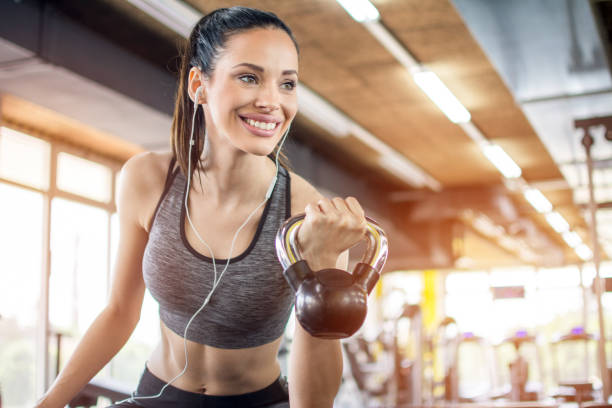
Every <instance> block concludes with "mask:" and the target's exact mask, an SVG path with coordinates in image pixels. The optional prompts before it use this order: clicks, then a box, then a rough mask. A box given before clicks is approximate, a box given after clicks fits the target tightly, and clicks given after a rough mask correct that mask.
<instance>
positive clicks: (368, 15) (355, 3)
mask: <svg viewBox="0 0 612 408" xmlns="http://www.w3.org/2000/svg"><path fill="white" fill-rule="evenodd" d="M336 1H337V2H338V3H340V5H341V6H342V7H343V8H344V9H345V10H346V12H347V13H349V14H350V15H351V17H353V19H355V20H357V21H359V22H360V23H363V22H365V21H372V20H378V19H379V18H380V14H379V13H378V10H376V7H374V5H373V4H372V3H370V2H369V1H368V0H336Z"/></svg>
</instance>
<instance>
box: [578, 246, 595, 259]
mask: <svg viewBox="0 0 612 408" xmlns="http://www.w3.org/2000/svg"><path fill="white" fill-rule="evenodd" d="M575 251H576V255H578V256H579V257H580V259H582V260H583V261H588V260H590V259H591V258H593V251H591V248H589V247H588V245H587V244H580V245H578V246H577V247H576V249H575Z"/></svg>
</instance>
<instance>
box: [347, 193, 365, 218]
mask: <svg viewBox="0 0 612 408" xmlns="http://www.w3.org/2000/svg"><path fill="white" fill-rule="evenodd" d="M344 201H345V202H346V205H347V207H348V209H349V210H350V211H351V212H352V213H353V214H355V215H357V216H359V217H363V216H364V215H365V212H364V211H363V208H362V207H361V204H359V201H357V199H356V198H355V197H347V198H346V200H344Z"/></svg>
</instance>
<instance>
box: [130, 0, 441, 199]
mask: <svg viewBox="0 0 612 408" xmlns="http://www.w3.org/2000/svg"><path fill="white" fill-rule="evenodd" d="M127 1H128V2H129V3H131V4H132V5H133V6H134V7H136V8H138V9H140V10H141V11H143V12H145V13H147V14H148V15H150V16H151V17H153V18H154V19H155V20H157V21H159V22H160V23H162V24H164V25H165V26H167V27H168V28H170V29H172V30H174V31H176V32H177V33H179V34H180V35H182V36H183V37H185V38H187V37H189V34H190V33H191V30H192V29H193V27H194V26H195V24H196V23H197V22H198V21H199V20H200V19H201V18H202V17H203V14H202V13H200V12H199V11H197V10H196V9H193V8H191V7H189V6H188V5H187V4H186V3H184V2H182V1H179V0H127ZM338 1H339V3H340V4H341V5H342V7H344V8H345V10H347V11H348V12H349V14H351V16H353V18H355V19H356V20H357V21H363V22H364V24H366V25H372V24H373V25H374V28H372V27H369V29H370V30H374V31H376V32H378V33H379V36H378V37H377V38H379V41H381V42H382V41H383V40H381V38H383V37H384V41H386V44H383V45H384V46H385V47H387V46H392V45H393V46H394V47H395V48H394V49H395V51H396V52H397V53H398V55H400V54H401V51H402V50H403V56H404V62H405V63H412V64H413V66H417V63H416V61H414V59H413V58H412V56H410V54H408V53H407V52H406V51H405V49H403V47H402V46H401V44H399V43H398V42H397V40H395V39H394V38H393V36H391V34H390V33H389V32H388V31H386V29H385V28H384V27H383V26H382V25H381V24H375V23H376V21H375V20H376V19H378V18H379V17H380V14H379V13H378V10H376V7H374V6H373V5H372V4H371V3H370V2H369V1H367V0H342V1H340V0H338ZM353 13H355V14H353ZM360 19H361V20H360ZM393 41H395V43H394V44H392V42H393ZM389 44H391V45H389ZM394 55H395V54H394ZM396 57H397V56H396ZM400 57H401V55H400ZM398 58H399V57H398ZM297 89H298V91H297V92H298V100H299V104H300V113H301V114H303V115H304V116H305V117H307V118H308V119H310V120H312V121H313V122H315V123H316V124H317V125H319V126H321V127H322V128H323V129H325V130H326V131H328V132H329V133H330V134H332V135H334V136H336V137H346V136H348V135H352V136H354V137H356V138H357V139H359V140H360V141H361V142H363V143H364V144H366V145H368V146H370V147H371V148H372V149H374V150H376V151H377V152H378V153H379V154H380V159H379V160H380V164H381V166H383V167H385V168H386V169H387V170H389V171H391V172H392V173H393V174H396V175H397V176H398V177H400V178H401V179H403V180H405V181H406V182H407V183H408V184H410V185H412V186H415V187H423V186H427V187H429V188H431V189H432V190H434V191H439V190H441V188H442V186H441V184H440V182H439V181H438V180H436V179H434V178H433V177H431V176H430V175H429V174H427V173H426V172H425V171H424V170H422V169H421V168H420V167H418V166H417V165H415V164H414V163H412V162H411V161H410V160H408V159H407V158H406V157H405V156H403V155H402V154H400V153H398V152H397V151H396V150H394V149H393V148H391V147H390V146H389V145H387V144H386V143H384V142H383V141H382V140H380V139H378V138H377V137H376V136H374V135H372V134H371V133H369V132H368V131H367V130H365V129H364V128H362V127H361V126H359V125H358V124H357V123H355V121H353V120H352V119H351V118H350V117H348V116H347V115H345V114H344V113H342V112H341V111H340V110H338V109H336V108H335V107H334V106H333V105H331V104H330V103H328V102H327V101H326V100H325V99H323V98H321V97H320V96H319V95H317V94H316V93H315V92H313V91H311V90H310V89H308V87H306V86H305V85H304V84H302V83H300V84H299V86H298V88H297Z"/></svg>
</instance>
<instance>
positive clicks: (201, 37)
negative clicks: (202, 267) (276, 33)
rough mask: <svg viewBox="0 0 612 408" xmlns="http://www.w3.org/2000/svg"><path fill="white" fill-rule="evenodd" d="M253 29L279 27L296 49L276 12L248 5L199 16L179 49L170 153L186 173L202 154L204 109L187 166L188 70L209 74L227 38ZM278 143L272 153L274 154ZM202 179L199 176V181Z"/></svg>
mask: <svg viewBox="0 0 612 408" xmlns="http://www.w3.org/2000/svg"><path fill="white" fill-rule="evenodd" d="M253 28H278V29H281V30H283V31H285V32H286V33H287V34H288V35H289V37H290V38H291V40H292V41H293V43H294V44H295V48H296V50H298V52H299V48H298V45H297V42H296V40H295V38H294V37H293V34H292V32H291V30H290V29H289V27H287V26H286V25H285V23H283V22H282V21H281V20H280V19H279V18H278V17H277V16H276V15H275V14H273V13H269V12H265V11H261V10H256V9H252V8H247V7H231V8H221V9H217V10H215V11H213V12H212V13H210V14H207V15H206V16H204V17H202V18H201V19H200V21H198V23H197V24H196V25H195V27H194V28H193V30H192V31H191V34H190V35H189V39H188V41H187V42H186V43H185V44H184V45H183V47H182V49H181V50H180V51H181V65H180V75H179V84H178V89H177V94H176V102H175V105H174V117H173V119H172V140H171V144H172V154H173V156H174V157H175V158H176V160H177V162H178V163H179V166H180V167H181V170H182V172H183V174H184V175H185V176H187V174H188V172H189V173H190V174H191V175H192V176H193V172H194V171H195V169H196V168H197V169H198V171H200V170H199V169H201V168H202V167H203V166H202V163H201V155H202V150H203V149H204V131H205V128H206V125H205V123H204V112H203V111H202V109H199V110H198V111H197V113H196V119H195V124H194V127H195V129H194V141H195V144H194V146H193V149H192V152H191V156H192V157H191V168H190V169H189V168H188V167H189V157H188V156H189V141H190V137H191V122H192V118H193V102H192V101H191V99H190V98H189V93H188V92H187V88H188V81H189V71H190V70H191V68H192V67H198V68H200V71H201V72H202V74H204V75H207V76H210V75H211V74H212V72H213V71H214V68H215V62H216V60H217V57H218V55H219V52H220V51H222V50H223V47H224V46H225V44H226V42H227V40H228V38H229V37H230V36H231V35H233V34H237V33H239V32H243V31H246V30H250V29H253ZM278 149H279V146H278V145H277V146H276V147H275V149H274V152H272V154H271V156H272V157H276V153H277V151H278ZM278 153H279V162H280V164H281V165H282V166H283V167H286V168H288V167H289V166H288V164H289V163H288V160H287V157H286V156H285V155H284V154H283V153H282V152H278ZM201 179H202V178H200V180H201Z"/></svg>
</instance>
